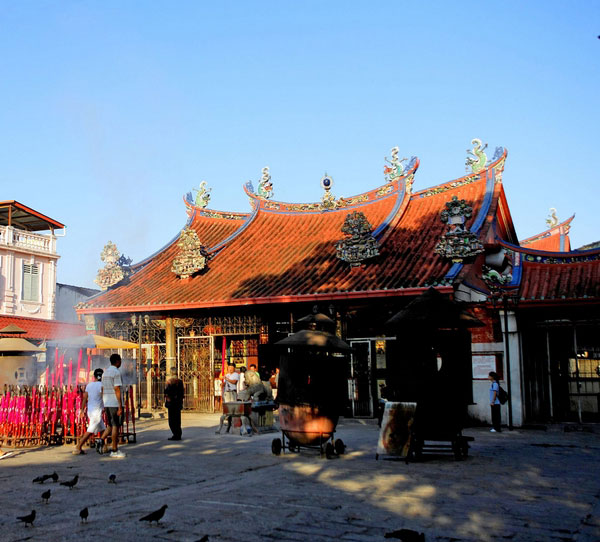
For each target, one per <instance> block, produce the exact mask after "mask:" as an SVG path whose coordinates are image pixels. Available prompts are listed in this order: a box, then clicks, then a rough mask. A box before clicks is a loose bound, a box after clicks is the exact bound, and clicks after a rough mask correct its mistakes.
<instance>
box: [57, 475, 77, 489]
mask: <svg viewBox="0 0 600 542" xmlns="http://www.w3.org/2000/svg"><path fill="white" fill-rule="evenodd" d="M78 480H79V474H76V475H75V478H73V479H72V480H68V481H66V482H61V483H60V485H61V486H66V487H68V488H69V489H73V488H74V487H75V486H76V485H77V481H78Z"/></svg>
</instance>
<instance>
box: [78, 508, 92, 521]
mask: <svg viewBox="0 0 600 542" xmlns="http://www.w3.org/2000/svg"><path fill="white" fill-rule="evenodd" d="M89 515H90V513H89V511H88V509H87V506H86V507H85V508H84V509H83V510H81V511H80V512H79V517H80V518H81V523H87V518H88V516H89Z"/></svg>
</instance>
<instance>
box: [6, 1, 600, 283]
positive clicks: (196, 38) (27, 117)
mask: <svg viewBox="0 0 600 542" xmlns="http://www.w3.org/2000/svg"><path fill="white" fill-rule="evenodd" d="M599 34H600V3H599V2H551V1H550V2H548V1H544V2H541V1H539V2H529V3H523V2H516V1H515V2H511V1H508V2H494V3H484V2H481V3H473V2H464V3H461V2H427V3H423V2H399V1H396V2H352V1H344V2H295V3H292V2H281V1H280V2H225V1H223V2H149V1H148V2H107V1H103V2H79V1H78V2H68V1H64V2H60V3H57V2H43V1H38V2H26V1H22V2H14V3H9V2H4V3H2V4H1V5H0V48H1V51H2V54H1V55H0V69H1V73H2V78H1V80H0V101H1V103H2V107H1V108H0V126H1V127H2V129H1V130H0V187H1V188H2V194H1V196H0V199H2V200H9V199H15V200H18V201H20V202H22V203H24V204H26V205H29V206H31V207H33V208H34V209H36V210H38V211H40V212H42V213H45V214H47V215H48V216H50V217H52V218H55V219H56V220H59V221H61V222H63V223H65V224H66V225H67V234H66V237H64V238H62V239H60V240H59V252H60V254H61V256H62V257H61V260H60V261H59V267H58V269H59V271H58V280H59V281H60V282H64V283H67V284H75V285H80V286H89V287H94V286H95V285H94V283H93V280H94V278H95V276H96V272H97V270H98V269H99V268H100V267H102V265H103V264H102V262H101V261H100V252H101V250H102V248H103V246H104V244H105V243H106V242H107V241H108V240H111V241H113V242H114V243H116V245H117V247H118V248H119V250H120V251H121V252H124V253H125V254H126V255H128V256H130V257H131V258H133V260H134V261H139V260H141V259H143V258H145V257H147V256H148V255H150V254H152V253H153V252H155V251H156V250H158V249H159V248H160V247H162V246H163V245H164V244H165V243H166V242H168V241H169V240H170V239H172V238H173V237H174V236H175V235H176V234H177V233H178V231H179V229H180V228H181V227H182V226H183V225H184V223H185V221H186V214H185V207H184V205H183V202H182V196H183V195H184V194H185V193H186V192H188V191H190V190H191V189H192V188H194V187H197V186H198V184H199V183H200V181H202V180H206V181H207V183H208V184H209V186H211V187H212V199H211V204H210V207H211V208H214V209H222V210H235V211H246V210H248V208H249V207H248V202H247V199H246V197H245V195H244V193H243V190H242V185H243V183H245V182H246V181H248V180H253V181H255V185H256V181H257V180H258V179H259V178H260V175H261V168H262V167H263V166H266V165H268V166H270V168H271V175H272V181H273V184H274V190H275V196H274V198H275V199H277V200H282V201H317V200H319V199H320V196H321V192H322V191H321V188H320V185H319V180H320V178H321V176H322V175H323V173H324V172H325V171H327V172H328V173H329V174H330V175H331V176H332V177H333V179H334V182H335V185H334V187H333V190H332V192H334V194H335V195H336V196H338V197H339V196H344V197H347V196H350V195H353V194H356V193H360V192H363V191H365V190H368V189H370V188H374V187H376V186H379V185H381V184H383V182H384V179H383V174H382V169H383V164H384V157H385V156H389V151H390V148H391V147H393V146H395V145H398V146H399V147H400V155H401V156H411V155H416V156H418V157H419V158H420V159H421V167H420V168H419V171H418V173H417V176H416V179H415V185H414V188H415V189H416V190H419V189H422V188H426V187H429V186H432V185H436V184H439V183H442V182H445V181H449V180H452V179H454V178H457V177H460V176H462V175H463V174H464V173H465V168H464V161H465V157H466V152H465V151H466V149H467V148H470V147H471V145H470V142H471V139H472V138H474V137H479V138H481V139H482V140H483V141H484V142H487V143H488V144H489V149H490V155H491V154H493V149H494V148H495V147H496V146H499V145H501V146H504V147H506V148H507V149H508V153H509V154H508V160H507V164H506V170H505V175H504V184H505V190H506V192H507V196H508V201H509V205H510V207H511V210H512V214H513V220H514V222H515V225H516V228H517V233H518V235H519V237H520V238H525V237H528V236H530V235H533V234H535V233H538V232H540V231H542V230H543V229H544V228H545V219H546V218H547V216H548V209H549V208H550V207H555V208H556V209H557V210H558V217H559V219H561V220H562V219H565V218H567V217H569V216H570V215H571V214H573V213H576V218H575V221H574V222H573V228H572V230H571V239H572V243H573V246H574V247H578V246H580V245H583V244H585V243H589V242H592V241H597V240H599V239H600V232H599V228H598V226H597V224H598V220H597V216H596V215H597V208H598V202H599V195H600V190H599V188H598V187H599V181H600V179H599V177H600V174H599V170H600V168H599V166H598V161H597V157H598V148H599V135H598V130H599V127H600V110H599V107H598V95H599V89H600V76H599V60H600V40H599V39H598V38H597V36H598V35H599Z"/></svg>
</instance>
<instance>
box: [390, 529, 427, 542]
mask: <svg viewBox="0 0 600 542" xmlns="http://www.w3.org/2000/svg"><path fill="white" fill-rule="evenodd" d="M384 537H385V538H398V539H399V540H401V541H402V542H425V533H418V532H417V531H413V530H412V529H399V530H397V531H392V532H391V533H385V535H384Z"/></svg>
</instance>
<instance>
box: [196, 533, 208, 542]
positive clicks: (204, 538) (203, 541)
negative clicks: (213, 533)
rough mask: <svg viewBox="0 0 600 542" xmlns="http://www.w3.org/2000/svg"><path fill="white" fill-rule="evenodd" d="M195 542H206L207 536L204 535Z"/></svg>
mask: <svg viewBox="0 0 600 542" xmlns="http://www.w3.org/2000/svg"><path fill="white" fill-rule="evenodd" d="M196 542H208V535H207V534H205V535H204V536H203V537H202V538H201V539H200V540H196Z"/></svg>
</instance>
